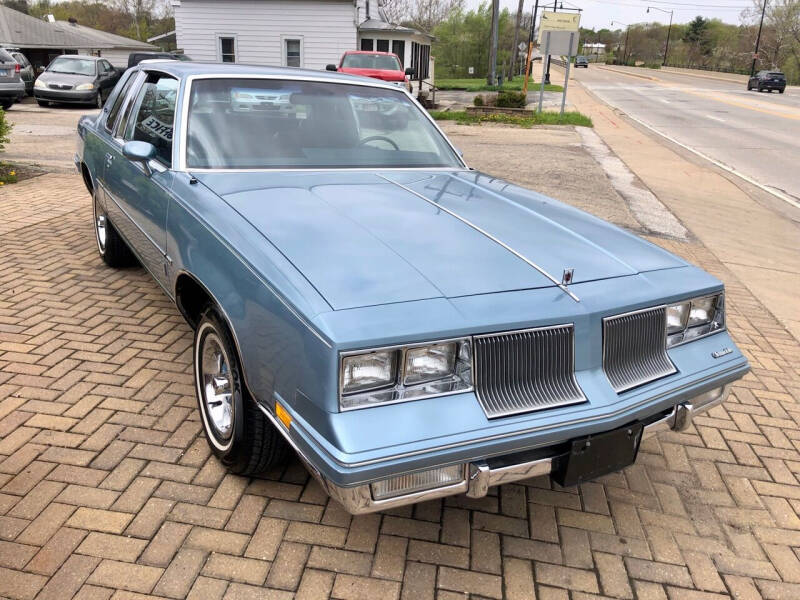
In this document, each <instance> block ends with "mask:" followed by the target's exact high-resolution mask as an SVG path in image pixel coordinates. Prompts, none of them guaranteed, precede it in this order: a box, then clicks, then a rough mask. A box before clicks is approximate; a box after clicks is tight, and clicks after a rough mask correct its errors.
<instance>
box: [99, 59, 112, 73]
mask: <svg viewBox="0 0 800 600" xmlns="http://www.w3.org/2000/svg"><path fill="white" fill-rule="evenodd" d="M100 64H102V65H103V70H104V71H107V72H110V71H112V70H113V69H114V68H113V67H112V66H111V63H110V62H108V61H107V60H101V61H100Z"/></svg>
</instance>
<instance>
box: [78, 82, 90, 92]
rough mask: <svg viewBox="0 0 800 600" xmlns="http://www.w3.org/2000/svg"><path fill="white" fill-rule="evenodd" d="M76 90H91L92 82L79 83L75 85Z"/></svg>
mask: <svg viewBox="0 0 800 600" xmlns="http://www.w3.org/2000/svg"><path fill="white" fill-rule="evenodd" d="M75 89H76V90H77V91H85V90H93V89H94V84H93V83H81V84H78V85H76V86H75Z"/></svg>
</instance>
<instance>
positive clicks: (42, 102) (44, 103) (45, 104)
mask: <svg viewBox="0 0 800 600" xmlns="http://www.w3.org/2000/svg"><path fill="white" fill-rule="evenodd" d="M36 104H38V105H39V106H41V107H42V108H47V107H48V106H50V103H49V102H48V101H47V100H36Z"/></svg>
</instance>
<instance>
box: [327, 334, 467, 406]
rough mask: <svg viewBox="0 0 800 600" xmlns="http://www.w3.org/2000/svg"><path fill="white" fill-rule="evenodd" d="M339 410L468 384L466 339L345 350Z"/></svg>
mask: <svg viewBox="0 0 800 600" xmlns="http://www.w3.org/2000/svg"><path fill="white" fill-rule="evenodd" d="M340 377H341V382H340V386H341V394H340V396H339V407H340V408H341V410H351V409H354V408H366V407H368V406H374V405H377V404H391V403H393V402H402V401H404V400H414V399H419V398H429V397H432V396H444V395H446V394H453V393H456V392H462V391H464V392H465V391H469V390H471V389H472V342H471V340H470V338H459V339H454V340H442V341H437V342H431V343H430V344H409V345H407V346H393V347H389V348H376V349H374V350H371V351H365V352H358V353H352V354H351V353H346V354H343V355H342V357H341V369H340Z"/></svg>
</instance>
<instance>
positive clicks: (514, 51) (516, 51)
mask: <svg viewBox="0 0 800 600" xmlns="http://www.w3.org/2000/svg"><path fill="white" fill-rule="evenodd" d="M524 4H525V0H519V6H517V26H516V27H515V28H514V45H513V46H511V69H510V70H509V71H508V80H509V81H511V80H512V79H514V71H515V70H516V68H517V54H519V48H517V44H518V43H519V25H520V23H521V22H522V9H523V5H524Z"/></svg>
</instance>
